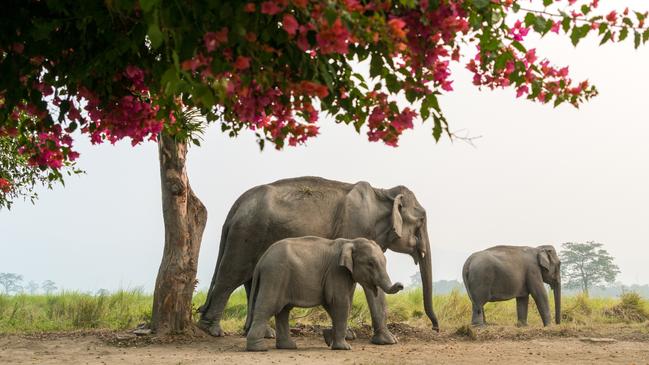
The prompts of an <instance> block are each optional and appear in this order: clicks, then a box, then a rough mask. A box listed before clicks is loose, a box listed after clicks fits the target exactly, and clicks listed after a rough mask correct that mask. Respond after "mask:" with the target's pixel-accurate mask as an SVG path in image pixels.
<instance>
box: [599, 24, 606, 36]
mask: <svg viewBox="0 0 649 365" xmlns="http://www.w3.org/2000/svg"><path fill="white" fill-rule="evenodd" d="M606 30H608V23H601V24H600V25H599V28H598V31H599V34H600V35H602V34H604V32H606Z"/></svg>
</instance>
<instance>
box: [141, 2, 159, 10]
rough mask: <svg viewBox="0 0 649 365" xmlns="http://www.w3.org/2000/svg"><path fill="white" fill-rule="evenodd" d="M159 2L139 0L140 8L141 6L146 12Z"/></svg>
mask: <svg viewBox="0 0 649 365" xmlns="http://www.w3.org/2000/svg"><path fill="white" fill-rule="evenodd" d="M159 2H160V0H140V8H142V11H143V12H145V13H148V12H150V11H151V9H153V7H154V6H155V5H156V4H158V3H159Z"/></svg>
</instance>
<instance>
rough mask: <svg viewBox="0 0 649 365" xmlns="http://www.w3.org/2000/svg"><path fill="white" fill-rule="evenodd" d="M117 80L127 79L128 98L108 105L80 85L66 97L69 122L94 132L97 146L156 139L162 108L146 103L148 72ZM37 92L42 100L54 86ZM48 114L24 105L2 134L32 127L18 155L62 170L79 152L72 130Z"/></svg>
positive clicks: (132, 70)
mask: <svg viewBox="0 0 649 365" xmlns="http://www.w3.org/2000/svg"><path fill="white" fill-rule="evenodd" d="M115 81H118V82H119V81H124V83H125V84H126V94H125V95H122V96H116V97H111V98H109V100H108V101H102V100H100V99H99V98H98V97H97V96H96V94H95V93H94V92H93V91H91V90H88V89H87V88H85V87H80V88H79V90H78V93H77V95H75V96H70V97H69V98H68V99H67V105H68V110H67V114H66V115H65V116H66V117H67V120H68V121H69V122H71V123H72V122H74V123H77V125H81V126H82V128H81V131H82V132H83V133H88V134H90V139H91V141H92V143H95V144H96V143H101V142H103V141H104V140H108V141H110V142H111V143H115V142H117V141H118V140H121V139H123V138H126V137H129V138H131V144H132V145H136V144H138V143H140V142H142V141H143V140H145V139H150V140H155V139H156V137H157V135H158V133H159V132H160V131H162V128H163V122H162V121H159V120H157V118H156V114H157V112H158V107H157V106H155V105H153V103H152V101H151V100H150V99H148V98H149V95H148V94H149V92H148V88H147V87H146V85H145V73H144V71H143V70H142V69H140V68H138V67H135V66H128V67H126V69H125V70H124V71H123V72H122V73H120V74H118V75H117V76H116V77H115ZM34 89H35V90H38V91H39V92H40V93H41V94H42V95H44V96H47V95H51V94H52V92H53V90H52V87H51V86H49V85H46V84H44V83H40V82H39V83H35V84H34ZM63 102H64V100H62V99H61V98H60V97H58V96H55V97H54V100H53V104H54V105H55V106H58V107H59V108H61V106H62V104H63ZM81 110H83V111H84V112H83V113H82V112H81ZM47 114H48V112H47V111H46V110H41V109H39V108H38V107H36V106H35V105H32V104H21V105H19V106H17V107H16V108H15V109H14V110H13V113H12V115H11V119H12V122H11V123H9V124H7V125H5V126H3V128H0V135H3V134H5V135H15V134H16V133H17V129H16V126H17V125H18V124H19V123H33V124H34V125H35V128H33V129H35V130H37V131H38V133H37V134H36V135H35V136H34V137H33V138H31V139H30V140H28V141H27V142H26V143H25V144H24V145H22V146H21V147H20V148H19V152H20V153H21V154H24V155H27V156H29V157H28V158H29V160H28V162H29V164H30V165H32V166H39V167H47V168H51V169H54V170H58V169H60V168H61V167H62V166H63V165H64V164H65V162H66V161H70V162H72V161H75V160H76V159H77V158H78V156H79V153H77V152H76V151H74V150H73V149H72V142H73V140H72V137H71V135H70V133H71V132H72V129H70V128H66V129H65V130H64V129H63V128H62V127H61V124H52V125H47V124H46V123H43V121H44V120H45V118H46V116H47ZM171 122H173V116H171Z"/></svg>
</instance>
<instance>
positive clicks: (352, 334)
mask: <svg viewBox="0 0 649 365" xmlns="http://www.w3.org/2000/svg"><path fill="white" fill-rule="evenodd" d="M355 339H356V332H354V331H353V330H352V329H351V328H348V329H347V331H346V332H345V340H347V341H351V340H355Z"/></svg>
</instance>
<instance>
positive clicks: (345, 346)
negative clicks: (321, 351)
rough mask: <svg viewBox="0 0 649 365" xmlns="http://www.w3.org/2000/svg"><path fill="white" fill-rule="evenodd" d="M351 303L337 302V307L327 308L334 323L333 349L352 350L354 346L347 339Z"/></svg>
mask: <svg viewBox="0 0 649 365" xmlns="http://www.w3.org/2000/svg"><path fill="white" fill-rule="evenodd" d="M350 307H351V303H350V304H349V305H345V304H340V303H338V304H336V306H335V307H333V308H329V309H327V312H328V313H329V316H330V317H331V324H332V334H333V338H332V342H331V349H332V350H351V349H352V347H351V346H350V345H349V343H347V340H345V337H346V334H347V319H348V318H349V308H350Z"/></svg>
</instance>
